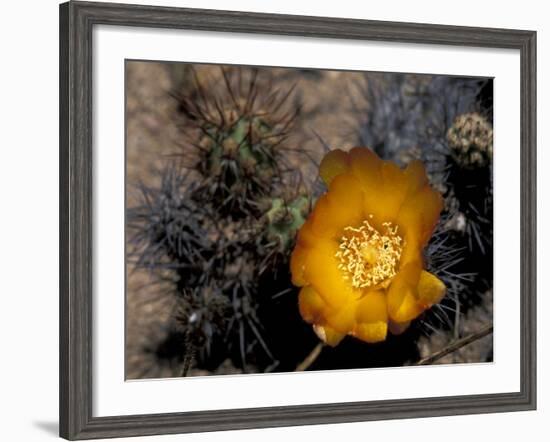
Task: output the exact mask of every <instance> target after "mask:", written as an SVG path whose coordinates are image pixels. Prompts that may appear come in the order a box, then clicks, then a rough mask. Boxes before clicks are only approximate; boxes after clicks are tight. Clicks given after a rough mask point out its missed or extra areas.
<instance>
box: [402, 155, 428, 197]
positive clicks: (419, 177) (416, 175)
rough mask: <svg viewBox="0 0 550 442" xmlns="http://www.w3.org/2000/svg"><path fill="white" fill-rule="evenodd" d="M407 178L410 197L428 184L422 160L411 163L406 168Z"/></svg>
mask: <svg viewBox="0 0 550 442" xmlns="http://www.w3.org/2000/svg"><path fill="white" fill-rule="evenodd" d="M405 177H406V179H407V181H408V195H412V194H414V193H416V192H418V191H419V190H420V189H422V188H423V187H424V186H426V185H427V184H428V175H427V174H426V168H425V167H424V164H423V163H422V161H420V160H414V161H411V162H410V163H409V164H408V165H407V167H406V168H405Z"/></svg>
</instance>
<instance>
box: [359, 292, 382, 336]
mask: <svg viewBox="0 0 550 442" xmlns="http://www.w3.org/2000/svg"><path fill="white" fill-rule="evenodd" d="M356 319H357V325H356V327H355V329H354V333H353V334H354V336H356V337H357V338H359V339H361V340H363V341H365V342H370V343H374V342H380V341H383V340H385V339H386V335H387V333H388V309H387V305H386V295H385V293H384V292H383V291H382V290H376V291H372V292H369V293H367V294H366V295H364V296H363V297H362V298H361V300H360V301H359V303H358V304H357V312H356Z"/></svg>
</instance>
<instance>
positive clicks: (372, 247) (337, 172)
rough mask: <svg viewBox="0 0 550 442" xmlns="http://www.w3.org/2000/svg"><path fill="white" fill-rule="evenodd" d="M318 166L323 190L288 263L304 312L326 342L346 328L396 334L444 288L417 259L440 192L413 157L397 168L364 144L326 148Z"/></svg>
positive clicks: (366, 336) (361, 334)
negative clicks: (326, 152) (324, 188)
mask: <svg viewBox="0 0 550 442" xmlns="http://www.w3.org/2000/svg"><path fill="white" fill-rule="evenodd" d="M319 173H320V175H321V177H322V179H323V180H324V182H325V183H326V185H327V186H328V191H327V192H326V193H325V194H324V195H322V196H321V197H320V198H319V200H318V201H317V203H316V204H315V207H314V209H313V211H312V212H311V214H310V215H309V217H308V219H307V221H306V222H305V223H304V225H303V226H302V227H301V229H300V231H299V232H298V237H297V243H296V247H295V248H294V250H293V252H292V256H291V262H290V267H291V273H292V282H293V283H294V284H295V285H296V286H299V287H301V290H300V294H299V309H300V313H301V315H302V317H303V319H304V320H305V321H306V322H308V323H310V324H312V325H313V328H314V330H315V332H316V333H317V335H318V336H319V338H320V339H322V340H323V341H324V342H326V343H327V344H329V345H331V346H335V345H337V344H338V343H339V342H340V341H341V340H342V339H343V338H344V337H345V336H346V335H351V336H355V337H356V338H358V339H361V340H363V341H365V342H380V341H384V340H385V339H386V336H387V333H388V331H389V332H391V333H393V334H399V333H402V332H403V331H404V330H406V328H407V327H408V326H409V324H410V322H411V321H412V320H413V319H415V318H416V317H418V316H419V315H420V314H421V313H422V312H423V311H425V310H426V309H428V308H430V307H431V306H432V305H434V304H436V303H438V302H439V301H440V300H441V299H442V298H443V296H444V295H445V291H446V288H445V284H444V283H443V282H442V281H441V280H439V279H438V278H437V277H436V276H435V275H433V274H431V273H429V272H427V271H426V270H425V269H424V260H423V249H424V247H425V246H426V245H427V243H428V241H429V240H430V237H431V235H432V233H433V230H434V228H435V226H436V224H437V222H438V220H439V214H440V212H441V209H442V207H443V199H442V197H441V194H440V193H439V192H437V191H436V190H434V189H433V188H432V187H431V186H430V184H429V183H428V177H427V175H426V171H425V169H424V165H423V164H422V163H421V162H420V161H413V162H411V163H410V164H409V165H408V166H407V167H406V168H405V169H400V168H399V167H398V166H396V165H395V164H394V163H392V162H389V161H383V160H381V159H380V158H379V157H378V156H377V155H376V154H375V153H373V152H372V151H371V150H369V149H367V148H364V147H356V148H354V149H352V150H351V151H350V152H344V151H342V150H333V151H331V152H329V153H328V154H327V155H326V156H325V157H324V158H323V160H322V162H321V165H320V169H319Z"/></svg>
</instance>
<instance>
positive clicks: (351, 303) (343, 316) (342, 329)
mask: <svg viewBox="0 0 550 442" xmlns="http://www.w3.org/2000/svg"><path fill="white" fill-rule="evenodd" d="M356 309H357V301H356V299H354V297H351V299H349V300H348V302H346V303H345V304H343V305H341V306H340V307H338V308H332V309H327V311H326V312H325V316H324V319H325V321H326V324H328V325H329V326H330V327H331V328H332V329H334V330H335V331H337V332H338V333H344V334H350V333H351V332H352V331H353V328H354V327H355V311H356Z"/></svg>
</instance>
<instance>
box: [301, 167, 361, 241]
mask: <svg viewBox="0 0 550 442" xmlns="http://www.w3.org/2000/svg"><path fill="white" fill-rule="evenodd" d="M362 201H363V194H362V192H361V190H360V188H359V182H358V181H357V178H355V177H354V176H353V175H351V174H347V173H344V174H341V175H338V176H337V177H335V178H334V179H333V180H332V182H331V184H330V187H329V191H328V193H326V194H325V195H323V196H321V198H319V200H318V201H317V204H316V205H315V214H314V215H313V217H312V224H311V228H312V230H313V232H314V233H315V234H316V235H319V236H322V237H326V238H334V239H339V238H340V237H341V235H342V231H343V229H344V228H345V227H347V226H353V225H356V224H358V223H360V222H361V220H362V219H363V212H362V210H361V207H362Z"/></svg>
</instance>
